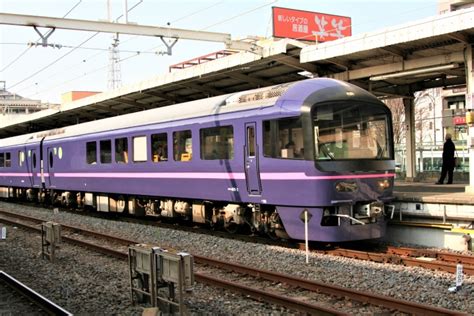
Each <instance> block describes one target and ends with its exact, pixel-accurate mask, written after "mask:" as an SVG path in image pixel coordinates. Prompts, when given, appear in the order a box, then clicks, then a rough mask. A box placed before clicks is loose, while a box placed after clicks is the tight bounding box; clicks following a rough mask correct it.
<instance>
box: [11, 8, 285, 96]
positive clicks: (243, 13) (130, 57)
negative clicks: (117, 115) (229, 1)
mask: <svg viewBox="0 0 474 316" xmlns="http://www.w3.org/2000/svg"><path fill="white" fill-rule="evenodd" d="M142 1H143V0H142ZM277 1H279V0H274V1H272V2H270V3H267V4H264V5H261V6H258V7H256V8H253V9H251V10H247V11H244V12H242V13H239V14H238V15H235V16H233V17H231V18H229V19H226V20H224V21H220V22H218V23H214V24H212V25H210V26H208V27H206V28H204V29H203V30H205V29H207V28H210V27H214V26H217V25H220V24H223V23H225V22H228V21H230V20H233V19H235V18H238V17H241V16H243V15H246V14H248V13H251V12H254V11H256V10H258V9H261V8H263V7H266V6H269V5H272V4H274V3H276V2H277ZM222 2H223V1H220V2H217V3H214V4H213V5H211V6H208V7H206V8H204V9H200V10H198V11H199V12H203V11H204V10H207V9H209V8H212V7H215V6H217V5H219V4H221V3H222ZM140 3H141V1H140ZM134 7H135V6H134ZM132 8H133V7H132ZM193 15H195V14H194V13H191V14H188V15H187V16H188V17H190V16H193ZM119 18H120V17H119ZM177 20H182V18H179V19H177ZM177 20H175V21H177ZM95 35H97V33H96V34H95ZM87 41H88V40H87ZM87 41H86V42H87ZM82 44H85V43H84V42H83V43H82ZM82 44H80V45H79V46H81V45H82ZM161 47H163V44H161V45H159V46H155V47H153V48H150V49H148V50H147V51H150V50H156V49H157V48H161ZM77 48H79V47H76V48H74V49H77ZM139 55H140V54H135V55H132V56H129V57H127V58H126V59H121V60H119V61H118V62H120V63H122V62H124V61H126V60H129V59H132V58H134V57H137V56H139ZM61 59H62V58H61ZM52 64H53V63H52ZM52 64H50V65H48V67H49V66H51V65H52ZM103 68H105V66H104V67H100V68H98V69H103ZM43 70H44V69H41V70H40V71H38V72H36V73H35V74H33V75H32V76H30V77H28V78H27V79H25V80H24V81H26V80H28V79H30V78H31V77H33V76H34V75H36V74H37V73H39V72H41V71H43ZM94 72H95V71H92V72H91V73H94ZM82 77H83V76H80V77H79V78H82ZM20 83H21V82H20ZM18 84H19V83H17V84H16V85H18ZM37 94H38V93H35V94H33V95H37Z"/></svg>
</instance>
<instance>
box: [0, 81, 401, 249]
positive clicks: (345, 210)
mask: <svg viewBox="0 0 474 316" xmlns="http://www.w3.org/2000/svg"><path fill="white" fill-rule="evenodd" d="M391 124H392V123H391V114H390V110H389V109H388V108H387V107H386V106H385V105H384V104H383V103H382V102H380V101H379V100H378V99H377V98H375V97H374V96H372V95H371V94H369V93H368V92H366V91H365V90H363V89H360V88H358V87H356V86H354V85H351V84H349V83H345V82H341V81H337V80H332V79H323V78H320V79H309V80H304V81H299V82H295V83H288V84H281V85H276V86H272V87H267V88H262V89H257V90H251V91H245V92H240V93H234V94H229V95H224V96H218V97H212V98H208V99H203V100H197V101H191V102H187V103H181V104H176V105H172V106H168V107H163V108H157V109H153V110H148V111H143V112H137V113H133V114H127V115H123V116H118V117H114V118H108V119H103V120H98V121H92V122H88V123H83V124H78V125H74V126H68V127H64V128H58V129H55V130H50V131H45V132H38V133H32V134H28V135H22V136H17V137H12V138H6V139H2V140H0V196H2V197H4V198H27V199H29V200H32V201H41V202H44V201H51V202H53V203H61V204H63V205H65V206H74V207H92V208H94V209H95V210H97V211H99V212H118V213H129V214H135V215H145V216H154V217H166V218H179V219H180V220H186V221H192V222H195V223H202V224H209V225H212V226H216V227H223V228H225V229H227V230H229V231H231V232H232V231H236V230H238V229H239V228H241V227H247V228H250V230H251V231H252V232H255V233H266V234H269V235H271V236H274V237H281V238H292V239H297V240H302V239H304V238H305V216H306V219H307V222H308V230H307V233H308V239H309V240H313V241H324V242H342V241H353V240H363V239H374V238H380V237H382V236H383V235H384V232H385V226H386V219H385V216H384V215H386V213H387V212H389V211H390V207H391V206H390V201H391V199H392V188H393V180H394V175H395V174H394V168H395V163H394V150H393V141H392V125H391Z"/></svg>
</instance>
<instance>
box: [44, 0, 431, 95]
mask: <svg viewBox="0 0 474 316" xmlns="http://www.w3.org/2000/svg"><path fill="white" fill-rule="evenodd" d="M277 1H278V0H275V1H273V2H271V3H269V4H265V5H262V6H259V7H257V8H254V9H251V10H248V11H245V12H242V13H240V14H238V15H235V16H233V17H231V18H228V19H225V20H222V21H220V22H218V23H214V24H212V25H209V26H207V27H206V28H203V29H202V30H205V29H208V28H210V27H214V26H217V25H219V24H222V23H225V22H228V21H230V20H233V19H235V18H238V17H240V16H243V15H245V14H248V13H251V12H254V11H256V10H258V9H261V8H263V7H265V6H268V5H271V4H273V3H275V2H277ZM222 2H223V1H220V2H218V3H216V4H214V5H213V6H215V5H218V4H220V3H222ZM213 6H209V7H207V9H208V8H211V7H213ZM423 8H426V6H423ZM418 10H420V8H417V9H410V10H407V11H405V13H410V12H414V11H418ZM200 11H204V9H202V10H200ZM192 15H194V14H189V15H188V16H192ZM178 20H180V19H178ZM175 21H176V20H175ZM303 38H304V37H302V38H301V39H303ZM163 46H164V45H163V44H161V45H159V46H156V47H153V48H150V49H148V50H154V49H156V48H159V47H163ZM99 54H100V53H99ZM139 55H140V54H135V55H132V56H129V57H127V58H124V59H121V60H120V61H119V62H124V61H127V60H130V59H132V58H135V57H137V56H139ZM286 56H297V54H296V53H295V54H294V55H293V54H287V55H286ZM284 58H285V56H283V57H281V59H284ZM277 59H278V58H277ZM277 59H275V61H278V60H277ZM260 63H266V61H261V62H257V63H256V65H258V64H260ZM105 67H106V66H104V67H100V68H98V69H97V70H93V71H91V72H89V73H88V74H91V73H94V72H97V71H98V70H101V69H104V68H105ZM231 71H235V69H232V70H230V72H231ZM223 73H226V72H223ZM223 73H222V72H221V73H220V74H223ZM84 76H85V75H81V76H79V77H76V78H74V79H72V80H68V83H69V82H71V81H74V80H77V79H78V78H82V77H84ZM210 76H215V75H210ZM206 77H207V76H206V75H203V76H201V77H200V78H201V79H202V78H206ZM196 80H197V79H196ZM60 85H64V84H60ZM50 89H51V88H49V89H46V90H43V91H42V92H45V91H48V90H50ZM36 94H38V93H36Z"/></svg>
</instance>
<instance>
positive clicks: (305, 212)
mask: <svg viewBox="0 0 474 316" xmlns="http://www.w3.org/2000/svg"><path fill="white" fill-rule="evenodd" d="M304 239H305V246H306V263H309V247H308V210H304Z"/></svg>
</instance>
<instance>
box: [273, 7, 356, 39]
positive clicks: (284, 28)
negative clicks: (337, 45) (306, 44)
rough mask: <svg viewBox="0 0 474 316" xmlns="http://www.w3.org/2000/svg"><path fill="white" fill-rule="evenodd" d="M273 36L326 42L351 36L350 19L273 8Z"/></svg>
mask: <svg viewBox="0 0 474 316" xmlns="http://www.w3.org/2000/svg"><path fill="white" fill-rule="evenodd" d="M272 9H273V12H272V13H273V36H274V37H282V38H284V37H287V38H293V39H298V40H305V41H316V42H327V41H333V40H336V39H339V38H343V37H347V36H351V35H352V22H351V18H350V17H347V16H339V15H331V14H325V13H319V12H310V11H302V10H293V9H287V8H280V7H273V8H272Z"/></svg>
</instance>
